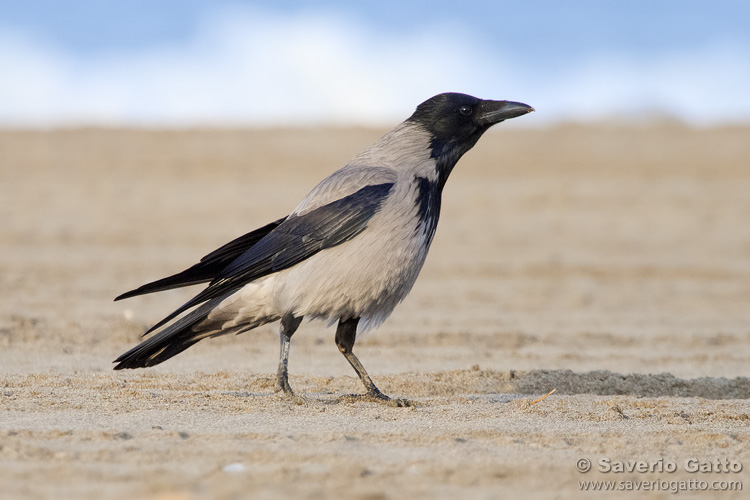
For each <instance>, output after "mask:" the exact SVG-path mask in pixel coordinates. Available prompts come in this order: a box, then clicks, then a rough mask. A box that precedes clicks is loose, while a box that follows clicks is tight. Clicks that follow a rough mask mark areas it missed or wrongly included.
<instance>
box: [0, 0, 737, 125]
mask: <svg viewBox="0 0 750 500" xmlns="http://www.w3.org/2000/svg"><path fill="white" fill-rule="evenodd" d="M748 26H750V4H749V3H747V2H744V1H741V0H737V1H731V0H718V1H712V2H705V1H691V0H679V1H678V0H664V1H660V2H653V1H646V0H631V1H628V2H614V1H611V2H610V1H596V0H591V1H576V2H558V1H555V0H536V1H529V2H509V1H484V2H483V1H471V0H469V1H462V2H451V1H446V0H430V1H427V0H417V1H409V2H403V1H398V2H396V1H378V2H351V1H343V0H322V1H316V2H305V1H301V0H273V1H271V0H259V1H228V0H218V1H216V0H159V1H152V0H131V1H128V2H114V1H99V0H77V1H74V2H59V1H56V0H25V1H23V2H18V1H9V0H3V1H1V2H0V68H1V71H2V75H3V76H2V78H0V126H3V127H6V128H7V127H18V126H21V127H37V126H42V127H48V126H78V125H110V126H111V125H115V126H122V125H126V126H148V127H162V126H167V127H191V126H204V125H219V124H225V125H227V124H228V125H239V126H267V125H288V124H302V125H315V124H325V125H366V126H383V125H386V124H392V123H393V122H394V121H397V120H401V119H403V118H404V117H405V116H407V115H408V114H409V113H410V111H411V110H412V109H413V108H414V106H415V105H416V104H417V103H419V102H421V101H423V100H424V99H426V98H428V97H430V96H431V95H433V94H436V93H440V92H444V91H461V92H465V93H470V94H474V95H477V96H479V97H485V98H501V99H502V98H507V99H514V100H520V101H524V102H529V103H532V104H533V105H534V106H535V107H536V109H537V110H538V111H539V112H538V113H537V114H536V115H535V116H534V119H533V120H518V121H516V122H513V126H518V127H528V126H537V125H544V124H550V123H555V122H560V121H592V120H594V121H597V120H608V119H611V118H619V119H624V120H630V121H642V120H653V119H675V120H679V121H683V122H686V123H689V124H691V125H696V126H710V125H716V124H720V123H737V122H743V123H746V122H748V121H749V120H750V97H748V89H749V88H750V29H748Z"/></svg>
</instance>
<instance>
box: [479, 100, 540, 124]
mask: <svg viewBox="0 0 750 500" xmlns="http://www.w3.org/2000/svg"><path fill="white" fill-rule="evenodd" d="M532 111H534V108H532V107H531V106H529V105H527V104H523V103H521V102H513V101H482V102H481V103H480V104H479V107H478V109H477V113H476V115H475V118H474V119H475V121H476V123H477V125H479V126H492V125H494V124H496V123H500V122H501V121H503V120H510V119H511V118H516V117H519V116H523V115H525V114H527V113H531V112H532Z"/></svg>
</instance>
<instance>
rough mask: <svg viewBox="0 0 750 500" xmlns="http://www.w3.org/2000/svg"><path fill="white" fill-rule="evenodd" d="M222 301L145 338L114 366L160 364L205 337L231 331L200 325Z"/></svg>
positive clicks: (214, 301) (213, 302)
mask: <svg viewBox="0 0 750 500" xmlns="http://www.w3.org/2000/svg"><path fill="white" fill-rule="evenodd" d="M221 300H223V297H219V298H216V299H213V300H210V301H208V302H206V303H205V304H203V305H201V306H200V307H198V308H197V309H196V310H195V311H193V312H191V313H190V314H187V315H185V316H183V317H182V318H180V319H179V320H177V321H175V322H174V323H172V324H171V325H169V326H168V327H166V328H165V329H164V330H162V331H160V332H159V333H157V334H156V335H154V336H153V337H151V338H149V339H148V340H144V341H143V342H141V343H140V344H138V345H137V346H135V347H134V348H132V349H130V350H129V351H128V352H126V353H124V354H122V355H121V356H120V357H119V358H117V359H116V360H114V363H118V364H117V365H116V366H115V368H114V369H115V370H122V369H123V368H145V367H147V366H154V365H158V364H159V363H162V362H164V361H166V360H168V359H169V358H171V357H172V356H175V355H177V354H179V353H181V352H182V351H184V350H185V349H187V348H188V347H190V346H192V345H193V344H195V343H197V342H199V341H200V340H202V339H204V338H207V337H212V336H217V335H223V334H225V333H230V332H231V330H226V331H225V330H221V328H220V327H219V328H218V329H214V328H211V327H209V328H200V329H198V328H196V327H197V326H198V325H200V324H201V323H202V322H203V321H204V320H205V319H206V318H207V317H208V315H209V313H210V312H211V310H212V309H213V308H214V307H216V305H218V303H219V302H221Z"/></svg>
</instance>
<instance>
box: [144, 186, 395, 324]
mask: <svg viewBox="0 0 750 500" xmlns="http://www.w3.org/2000/svg"><path fill="white" fill-rule="evenodd" d="M392 187H393V183H385V184H377V185H372V186H367V187H364V188H362V189H360V190H359V191H357V192H356V193H354V194H351V195H349V196H347V197H345V198H342V199H340V200H337V201H334V202H332V203H329V204H328V205H324V206H322V207H319V208H316V209H315V210H311V211H310V212H307V213H305V214H303V215H300V216H296V215H291V216H289V217H288V218H286V219H285V220H284V221H283V222H282V223H281V224H279V225H278V226H277V227H276V228H274V229H272V230H271V231H270V232H269V233H268V234H266V235H265V236H264V237H263V238H262V239H260V240H259V241H258V242H257V243H255V244H254V245H253V246H251V247H250V248H249V249H247V250H245V252H244V253H243V254H242V255H240V256H239V257H237V258H236V259H235V260H234V261H232V262H231V263H230V264H229V265H228V266H226V267H225V268H224V269H222V271H221V272H220V273H219V274H218V275H217V276H216V277H215V278H214V280H213V281H212V282H211V284H210V285H209V286H208V288H206V289H205V290H203V291H202V292H200V293H199V294H198V295H196V296H195V297H193V298H192V299H190V300H189V301H188V302H186V303H185V304H183V305H182V306H181V307H179V308H178V309H177V310H176V311H174V312H173V313H171V314H170V315H169V316H167V317H166V318H164V319H163V320H161V321H160V322H158V323H157V324H155V325H154V326H153V327H151V328H150V329H149V330H148V331H147V332H146V333H149V332H151V331H153V330H155V329H157V328H159V327H160V326H162V325H164V324H165V323H167V322H168V321H170V320H172V319H173V318H175V317H176V316H177V315H179V314H181V313H182V312H184V311H186V310H188V309H190V308H191V307H193V306H196V305H198V304H200V303H202V302H205V301H207V300H210V299H213V298H216V297H220V296H223V295H226V294H228V293H230V292H232V291H234V290H238V289H240V288H242V287H243V286H244V285H245V284H247V283H250V282H251V281H255V280H257V279H259V278H262V277H263V276H268V275H269V274H272V273H275V272H278V271H282V270H284V269H287V268H289V267H292V266H294V265H295V264H298V263H300V262H302V261H303V260H305V259H307V258H309V257H312V256H313V255H315V254H316V253H318V252H319V251H321V250H323V249H325V248H330V247H333V246H336V245H339V244H341V243H343V242H345V241H348V240H350V239H352V238H354V237H355V236H357V235H358V234H359V233H361V232H362V231H363V230H364V229H365V228H366V227H367V223H368V221H369V220H370V219H371V218H372V216H373V215H374V214H375V213H376V212H377V211H378V209H379V208H380V205H381V204H382V203H383V201H384V200H385V199H386V198H387V197H388V195H389V194H390V191H391V188H392Z"/></svg>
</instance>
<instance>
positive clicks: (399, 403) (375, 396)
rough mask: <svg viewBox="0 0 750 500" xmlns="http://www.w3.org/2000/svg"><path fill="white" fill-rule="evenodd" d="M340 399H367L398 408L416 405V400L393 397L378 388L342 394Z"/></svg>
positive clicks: (350, 400)
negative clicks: (365, 391) (361, 392)
mask: <svg viewBox="0 0 750 500" xmlns="http://www.w3.org/2000/svg"><path fill="white" fill-rule="evenodd" d="M339 401H342V402H355V401H365V402H371V403H381V404H384V405H386V406H393V407H396V408H406V407H414V406H416V404H415V403H414V401H411V400H408V399H406V398H391V397H389V396H386V395H385V394H383V393H382V392H380V391H378V390H376V391H368V392H367V393H366V394H347V395H345V396H341V397H340V398H339Z"/></svg>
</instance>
